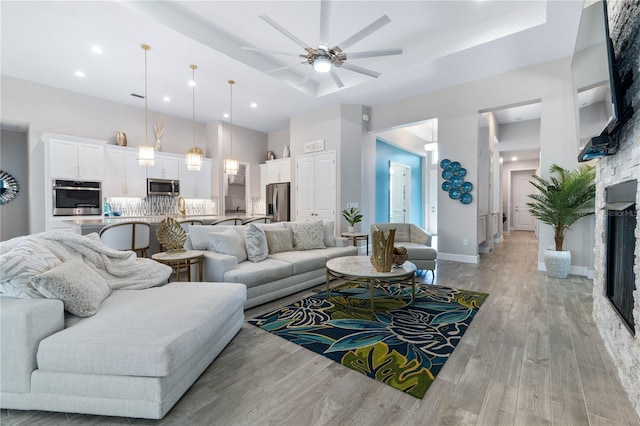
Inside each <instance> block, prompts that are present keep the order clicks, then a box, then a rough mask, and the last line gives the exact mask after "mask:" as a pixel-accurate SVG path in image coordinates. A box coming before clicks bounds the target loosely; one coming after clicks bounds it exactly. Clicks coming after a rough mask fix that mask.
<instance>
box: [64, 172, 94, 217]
mask: <svg viewBox="0 0 640 426" xmlns="http://www.w3.org/2000/svg"><path fill="white" fill-rule="evenodd" d="M101 206H102V185H101V183H100V182H88V181H74V180H61V179H56V180H54V181H53V215H54V216H85V215H86V216H99V215H101V214H102V207H101Z"/></svg>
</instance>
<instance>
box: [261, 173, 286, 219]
mask: <svg viewBox="0 0 640 426" xmlns="http://www.w3.org/2000/svg"><path fill="white" fill-rule="evenodd" d="M290 188H291V184H290V183H289V182H284V183H270V184H269V185H267V195H266V197H267V200H266V203H267V215H270V216H271V217H272V219H271V221H272V222H282V221H288V220H290V218H291V215H290V201H289V200H291V197H290Z"/></svg>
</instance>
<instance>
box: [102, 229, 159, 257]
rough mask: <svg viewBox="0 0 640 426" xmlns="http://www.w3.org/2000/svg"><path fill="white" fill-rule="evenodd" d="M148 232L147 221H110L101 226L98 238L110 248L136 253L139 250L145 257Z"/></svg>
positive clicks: (149, 231) (147, 245)
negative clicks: (109, 223) (110, 222)
mask: <svg viewBox="0 0 640 426" xmlns="http://www.w3.org/2000/svg"><path fill="white" fill-rule="evenodd" d="M150 233H151V225H149V224H148V223H147V222H141V221H131V222H121V223H112V224H111V225H107V226H105V227H104V228H102V230H101V231H100V240H102V243H103V244H104V245H105V246H107V247H110V248H112V249H116V250H133V251H134V252H136V253H138V252H140V256H141V257H147V249H148V248H149V234H150Z"/></svg>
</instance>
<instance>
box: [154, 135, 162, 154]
mask: <svg viewBox="0 0 640 426" xmlns="http://www.w3.org/2000/svg"><path fill="white" fill-rule="evenodd" d="M155 150H156V151H162V139H160V138H156V146H155Z"/></svg>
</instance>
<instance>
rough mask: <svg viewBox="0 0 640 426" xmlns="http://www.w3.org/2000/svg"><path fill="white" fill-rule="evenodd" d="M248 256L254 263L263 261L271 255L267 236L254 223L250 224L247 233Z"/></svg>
mask: <svg viewBox="0 0 640 426" xmlns="http://www.w3.org/2000/svg"><path fill="white" fill-rule="evenodd" d="M245 246H246V249H247V257H248V258H249V260H250V261H252V262H254V263H258V262H262V261H263V260H265V259H266V258H267V256H269V246H268V245H267V236H266V235H264V232H263V231H262V230H260V228H258V227H257V226H255V225H254V224H253V223H251V224H249V226H248V227H247V231H246V234H245Z"/></svg>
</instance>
